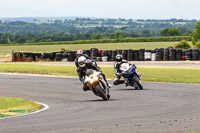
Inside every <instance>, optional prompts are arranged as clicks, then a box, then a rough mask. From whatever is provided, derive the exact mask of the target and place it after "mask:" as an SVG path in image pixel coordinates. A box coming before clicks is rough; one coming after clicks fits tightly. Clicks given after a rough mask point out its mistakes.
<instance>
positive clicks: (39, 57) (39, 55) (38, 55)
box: [32, 53, 42, 61]
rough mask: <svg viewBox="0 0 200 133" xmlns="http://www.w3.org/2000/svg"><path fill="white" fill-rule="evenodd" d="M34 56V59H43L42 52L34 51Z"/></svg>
mask: <svg viewBox="0 0 200 133" xmlns="http://www.w3.org/2000/svg"><path fill="white" fill-rule="evenodd" d="M32 58H33V61H38V60H41V59H42V54H41V53H33V54H32Z"/></svg>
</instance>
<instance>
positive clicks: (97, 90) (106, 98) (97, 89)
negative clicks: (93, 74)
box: [96, 84, 109, 101]
mask: <svg viewBox="0 0 200 133" xmlns="http://www.w3.org/2000/svg"><path fill="white" fill-rule="evenodd" d="M96 92H97V93H98V94H99V96H100V97H102V98H103V100H104V101H107V100H108V99H109V98H108V97H107V96H106V93H105V92H104V91H103V89H102V88H101V86H100V85H99V84H97V85H96Z"/></svg>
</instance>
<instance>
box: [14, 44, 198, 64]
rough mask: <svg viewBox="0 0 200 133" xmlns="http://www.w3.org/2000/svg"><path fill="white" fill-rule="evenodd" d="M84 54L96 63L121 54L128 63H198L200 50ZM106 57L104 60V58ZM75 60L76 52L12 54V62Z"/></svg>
mask: <svg viewBox="0 0 200 133" xmlns="http://www.w3.org/2000/svg"><path fill="white" fill-rule="evenodd" d="M83 52H84V53H85V54H87V55H88V56H90V57H91V58H93V59H94V60H96V61H115V56H116V55H117V54H122V57H123V59H125V60H128V61H184V60H194V61H198V60H199V61H200V49H173V48H172V47H169V48H165V49H164V48H156V49H154V50H146V49H139V50H133V49H128V50H119V49H117V50H99V49H97V48H91V49H90V50H83ZM104 57H106V59H105V58H104ZM75 58H76V51H60V52H52V53H43V54H42V53H21V52H17V53H14V59H15V60H14V61H38V60H50V61H74V60H75Z"/></svg>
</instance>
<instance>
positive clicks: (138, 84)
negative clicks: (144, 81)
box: [131, 77, 143, 90]
mask: <svg viewBox="0 0 200 133" xmlns="http://www.w3.org/2000/svg"><path fill="white" fill-rule="evenodd" d="M131 82H132V84H136V89H140V90H143V86H142V85H141V84H140V82H139V79H138V77H134V78H133V79H132V81H131Z"/></svg>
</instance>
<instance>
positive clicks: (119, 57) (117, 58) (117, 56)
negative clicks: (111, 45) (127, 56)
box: [115, 54, 122, 62]
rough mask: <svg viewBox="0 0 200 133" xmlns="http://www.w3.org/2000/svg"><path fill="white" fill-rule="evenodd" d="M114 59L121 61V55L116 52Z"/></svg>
mask: <svg viewBox="0 0 200 133" xmlns="http://www.w3.org/2000/svg"><path fill="white" fill-rule="evenodd" d="M115 60H116V61H117V62H121V61H122V55H121V54H117V55H116V56H115Z"/></svg>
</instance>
